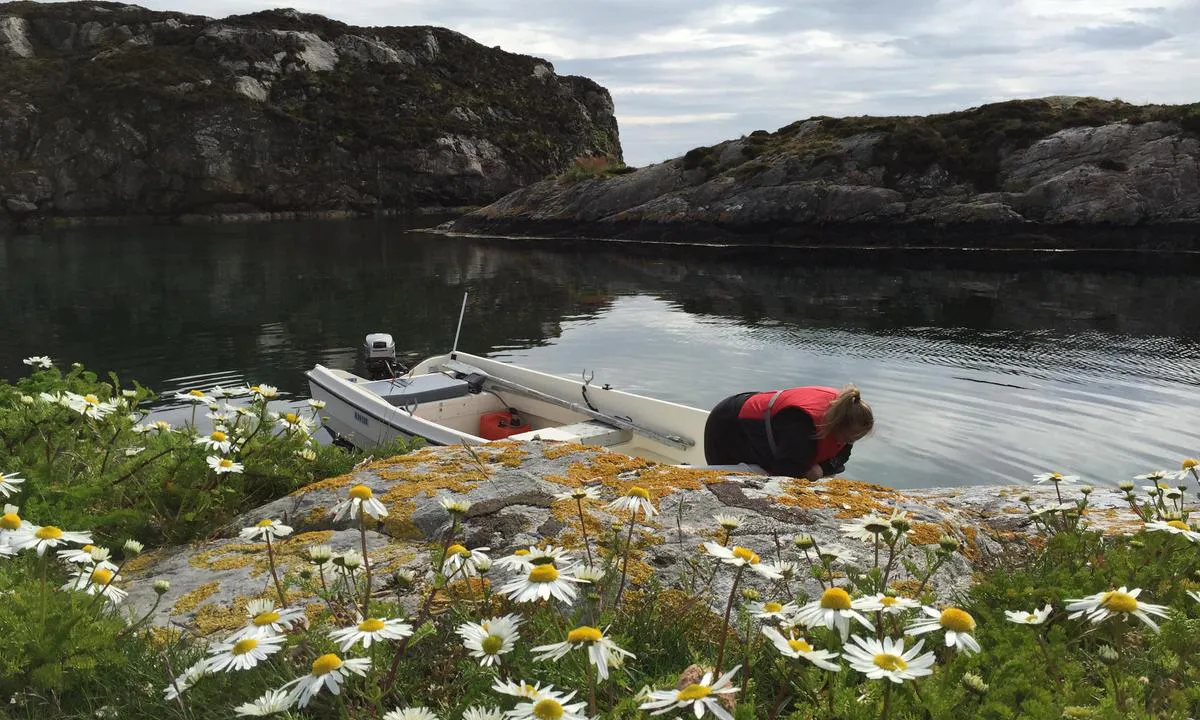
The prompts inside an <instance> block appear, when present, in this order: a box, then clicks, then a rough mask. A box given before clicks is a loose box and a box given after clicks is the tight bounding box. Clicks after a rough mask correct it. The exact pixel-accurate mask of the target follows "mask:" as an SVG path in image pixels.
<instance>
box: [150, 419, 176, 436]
mask: <svg viewBox="0 0 1200 720" xmlns="http://www.w3.org/2000/svg"><path fill="white" fill-rule="evenodd" d="M150 427H152V428H154V429H155V430H157V431H158V432H159V433H165V432H171V423H169V422H167V421H166V420H155V421H154V423H153V424H152V425H151V426H150Z"/></svg>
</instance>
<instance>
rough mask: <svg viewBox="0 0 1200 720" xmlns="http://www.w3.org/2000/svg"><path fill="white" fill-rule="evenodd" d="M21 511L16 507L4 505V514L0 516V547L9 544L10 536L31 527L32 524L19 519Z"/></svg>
mask: <svg viewBox="0 0 1200 720" xmlns="http://www.w3.org/2000/svg"><path fill="white" fill-rule="evenodd" d="M20 511H21V509H20V508H19V507H17V506H16V505H8V504H5V505H4V514H3V515H0V545H9V544H11V538H12V535H13V534H14V533H15V532H16V531H17V530H22V529H24V528H30V527H33V523H30V522H27V521H25V520H22V519H21V516H20V515H19V514H18V513H19V512H20Z"/></svg>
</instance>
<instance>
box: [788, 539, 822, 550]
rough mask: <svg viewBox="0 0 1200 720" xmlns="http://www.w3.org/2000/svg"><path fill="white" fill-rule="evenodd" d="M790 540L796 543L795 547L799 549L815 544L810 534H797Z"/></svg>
mask: <svg viewBox="0 0 1200 720" xmlns="http://www.w3.org/2000/svg"><path fill="white" fill-rule="evenodd" d="M792 542H794V543H796V547H798V548H800V549H801V550H809V549H811V548H812V547H813V546H814V545H816V542H814V541H813V539H812V535H797V536H796V539H795V540H793V541H792Z"/></svg>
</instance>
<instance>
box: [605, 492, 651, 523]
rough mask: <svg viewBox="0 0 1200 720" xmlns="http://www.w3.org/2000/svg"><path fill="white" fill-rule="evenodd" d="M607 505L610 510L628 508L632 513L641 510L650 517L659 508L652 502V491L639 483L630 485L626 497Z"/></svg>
mask: <svg viewBox="0 0 1200 720" xmlns="http://www.w3.org/2000/svg"><path fill="white" fill-rule="evenodd" d="M606 507H607V508H608V509H609V510H626V511H628V512H631V513H637V511H638V510H641V511H642V512H643V513H645V514H646V517H648V518H649V517H654V516H655V515H657V514H658V510H655V509H654V503H652V502H650V491H649V490H647V489H646V488H643V487H638V486H637V485H634V486H632V487H630V488H629V490H627V491H626V492H625V495H624V497H619V498H617V499H616V500H613V501H612V502H610V503H609V504H608V505H607V506H606Z"/></svg>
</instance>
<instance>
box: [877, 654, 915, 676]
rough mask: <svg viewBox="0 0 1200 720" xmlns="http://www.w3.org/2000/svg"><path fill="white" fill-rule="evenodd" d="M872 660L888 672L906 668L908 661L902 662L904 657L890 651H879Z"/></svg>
mask: <svg viewBox="0 0 1200 720" xmlns="http://www.w3.org/2000/svg"><path fill="white" fill-rule="evenodd" d="M874 660H875V665H876V666H877V667H881V668H883V669H884V670H887V671H889V672H895V671H896V670H904V669H907V668H908V663H906V662H904V658H902V657H900V656H899V655H893V654H891V653H879V654H878V655H876V656H875V658H874Z"/></svg>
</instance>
